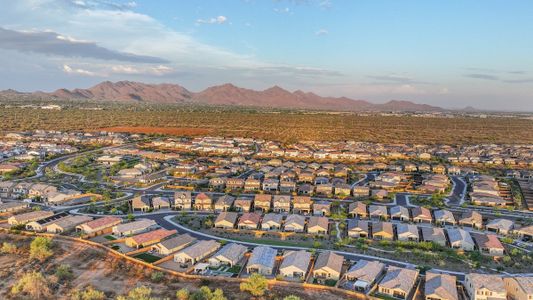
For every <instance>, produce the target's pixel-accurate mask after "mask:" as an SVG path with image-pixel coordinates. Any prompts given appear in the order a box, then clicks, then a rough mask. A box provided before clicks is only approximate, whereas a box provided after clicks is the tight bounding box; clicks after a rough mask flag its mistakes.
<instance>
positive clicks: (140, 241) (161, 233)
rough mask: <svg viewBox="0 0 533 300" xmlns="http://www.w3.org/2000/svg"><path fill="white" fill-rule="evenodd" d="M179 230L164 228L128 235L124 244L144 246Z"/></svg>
mask: <svg viewBox="0 0 533 300" xmlns="http://www.w3.org/2000/svg"><path fill="white" fill-rule="evenodd" d="M177 232H178V231H177V230H175V229H174V230H167V229H164V228H160V229H156V230H152V231H148V232H144V233H140V234H137V235H134V236H130V237H127V238H126V240H125V241H124V244H126V246H128V247H132V248H143V247H146V246H150V245H153V244H156V243H159V242H161V241H162V240H164V239H166V238H168V237H170V236H172V235H174V234H176V233H177Z"/></svg>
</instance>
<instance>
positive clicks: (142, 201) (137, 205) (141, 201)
mask: <svg viewBox="0 0 533 300" xmlns="http://www.w3.org/2000/svg"><path fill="white" fill-rule="evenodd" d="M131 208H132V210H133V211H142V212H146V211H149V210H150V209H151V208H152V205H151V203H150V197H149V196H148V195H140V196H137V197H135V198H133V199H132V200H131Z"/></svg>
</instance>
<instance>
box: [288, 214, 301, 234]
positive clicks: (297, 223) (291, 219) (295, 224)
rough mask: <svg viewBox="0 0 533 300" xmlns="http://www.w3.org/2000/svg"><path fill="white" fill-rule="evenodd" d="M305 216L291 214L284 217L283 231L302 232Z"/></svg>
mask: <svg viewBox="0 0 533 300" xmlns="http://www.w3.org/2000/svg"><path fill="white" fill-rule="evenodd" d="M304 229H305V217H304V216H302V215H296V214H291V215H288V216H287V218H286V219H285V223H284V226H283V230H284V231H291V232H304Z"/></svg>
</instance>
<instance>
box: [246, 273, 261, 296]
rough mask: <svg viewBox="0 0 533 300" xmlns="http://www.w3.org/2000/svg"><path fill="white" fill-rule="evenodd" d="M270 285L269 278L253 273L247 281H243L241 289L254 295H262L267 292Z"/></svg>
mask: <svg viewBox="0 0 533 300" xmlns="http://www.w3.org/2000/svg"><path fill="white" fill-rule="evenodd" d="M267 287H268V283H267V279H266V278H265V277H264V276H263V275H260V274H257V273H255V274H252V275H251V276H250V277H249V278H248V279H247V280H246V281H245V282H243V283H241V285H240V289H241V291H243V292H249V293H250V294H252V296H256V297H260V296H263V295H264V294H265V291H266V289H267Z"/></svg>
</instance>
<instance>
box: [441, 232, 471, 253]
mask: <svg viewBox="0 0 533 300" xmlns="http://www.w3.org/2000/svg"><path fill="white" fill-rule="evenodd" d="M446 233H447V234H448V241H449V242H450V247H452V248H454V249H461V250H463V251H474V248H475V244H474V240H473V239H472V237H471V236H470V233H468V231H465V230H463V229H459V228H450V229H447V230H446Z"/></svg>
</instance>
